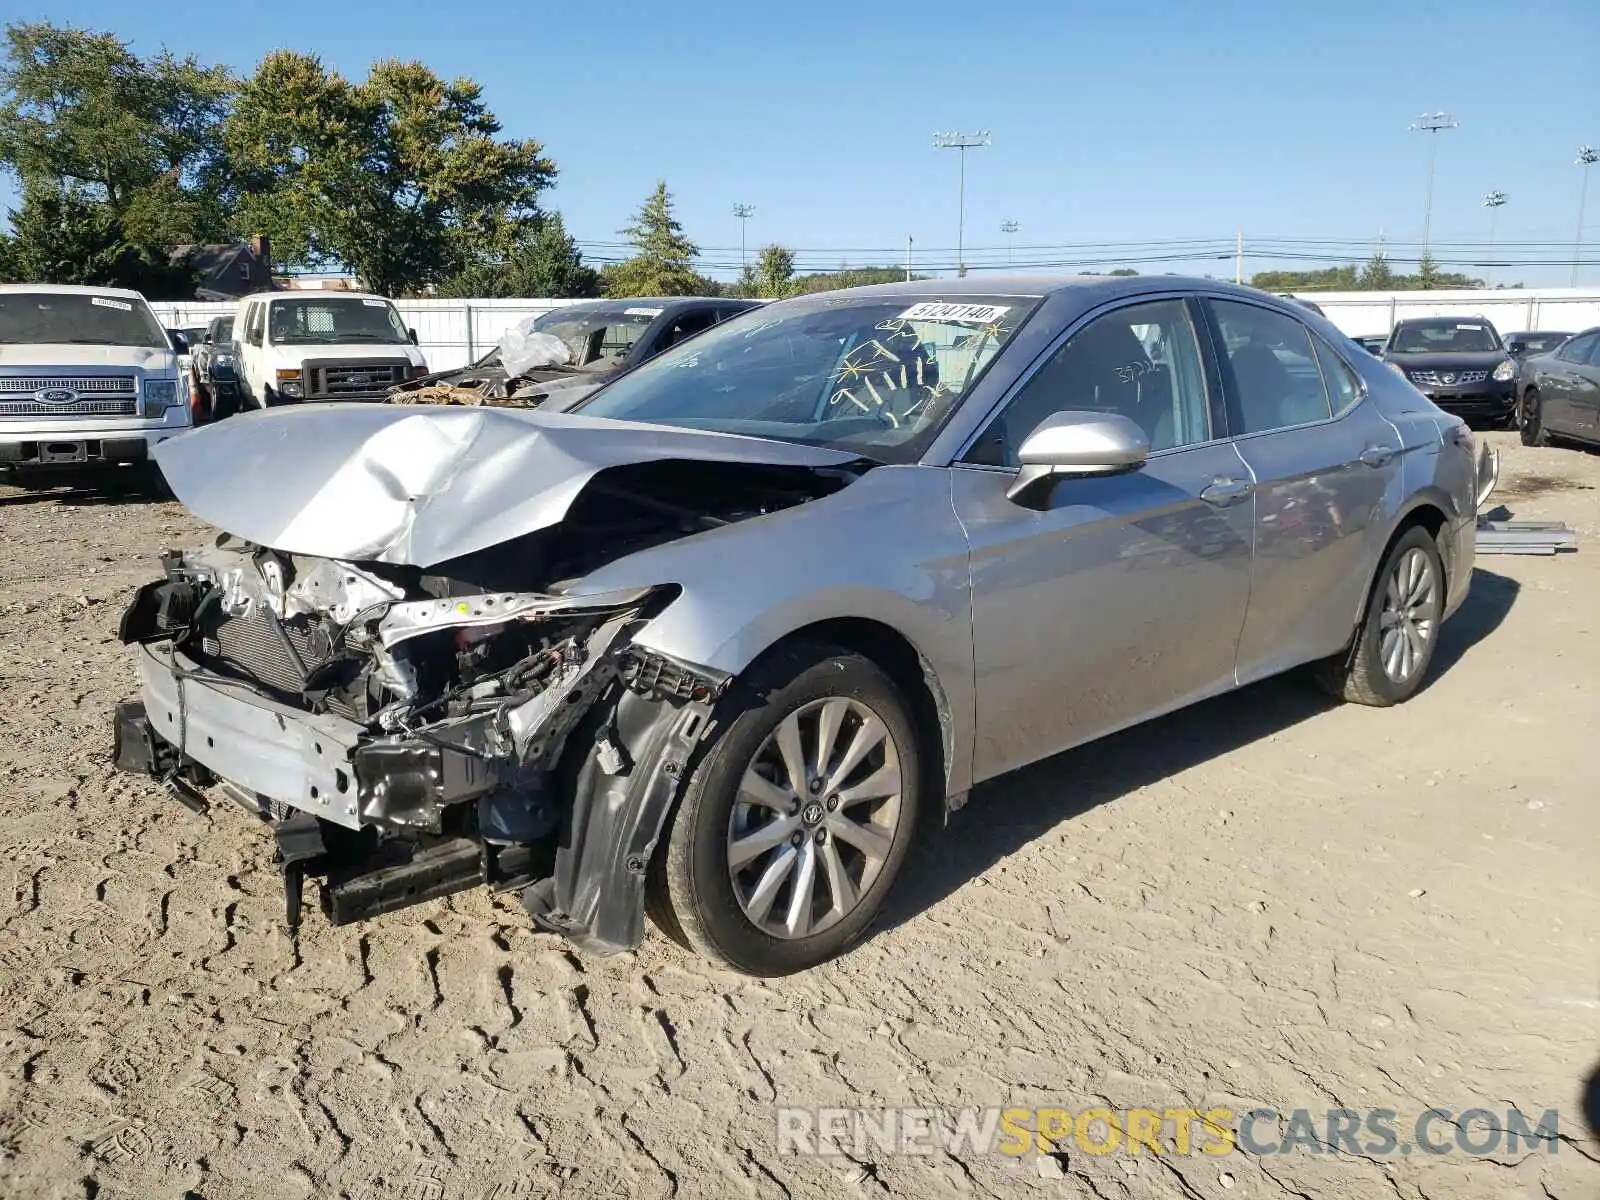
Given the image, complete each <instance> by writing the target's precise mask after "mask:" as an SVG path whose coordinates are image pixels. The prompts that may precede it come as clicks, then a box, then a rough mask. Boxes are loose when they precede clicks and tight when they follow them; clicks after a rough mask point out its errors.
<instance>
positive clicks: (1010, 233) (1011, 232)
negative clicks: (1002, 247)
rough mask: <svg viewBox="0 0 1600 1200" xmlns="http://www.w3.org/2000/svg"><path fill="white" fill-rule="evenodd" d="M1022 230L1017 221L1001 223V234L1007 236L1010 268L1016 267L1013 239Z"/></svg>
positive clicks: (1007, 255)
mask: <svg viewBox="0 0 1600 1200" xmlns="http://www.w3.org/2000/svg"><path fill="white" fill-rule="evenodd" d="M1021 228H1022V226H1021V224H1019V223H1018V222H1017V221H1016V220H1015V219H1012V220H1009V221H1002V222H1001V223H1000V232H1001V233H1003V234H1005V235H1006V266H1008V267H1013V266H1016V263H1017V257H1016V255H1015V254H1014V253H1012V250H1013V247H1012V244H1011V239H1012V238H1014V237H1016V235H1017V230H1019V229H1021Z"/></svg>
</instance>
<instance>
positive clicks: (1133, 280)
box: [794, 274, 1314, 315]
mask: <svg viewBox="0 0 1600 1200" xmlns="http://www.w3.org/2000/svg"><path fill="white" fill-rule="evenodd" d="M1073 291H1081V292H1085V293H1099V294H1102V295H1104V296H1105V297H1107V298H1111V297H1115V296H1119V295H1140V294H1143V293H1145V292H1191V291H1205V292H1215V293H1219V294H1223V295H1233V296H1238V297H1239V298H1240V299H1249V300H1257V301H1260V300H1270V301H1277V302H1278V303H1280V304H1281V303H1284V301H1283V300H1282V299H1281V298H1280V297H1279V296H1277V295H1276V294H1274V293H1272V292H1266V291H1262V290H1261V289H1260V288H1252V287H1245V286H1244V285H1242V284H1237V283H1227V282H1224V281H1223V280H1220V279H1199V278H1196V277H1194V276H1188V275H1019V274H994V275H968V276H966V277H965V278H963V279H912V280H908V281H905V282H898V283H874V284H868V285H867V286H865V287H853V288H840V289H838V290H836V291H832V292H810V293H808V294H806V295H804V296H796V297H794V299H795V300H815V299H816V298H817V297H819V296H860V297H863V298H871V297H873V296H939V297H955V296H1019V297H1026V298H1030V299H1043V298H1044V297H1046V296H1053V295H1056V294H1058V293H1063V292H1073ZM1288 303H1291V304H1292V303H1293V301H1289V302H1288ZM1297 307H1298V306H1297ZM1302 311H1306V310H1304V309H1302ZM1313 315H1314V314H1313Z"/></svg>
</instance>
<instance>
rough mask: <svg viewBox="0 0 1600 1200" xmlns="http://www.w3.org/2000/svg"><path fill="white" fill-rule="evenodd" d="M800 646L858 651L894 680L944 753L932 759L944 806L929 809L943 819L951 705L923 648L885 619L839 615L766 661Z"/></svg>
mask: <svg viewBox="0 0 1600 1200" xmlns="http://www.w3.org/2000/svg"><path fill="white" fill-rule="evenodd" d="M797 642H812V643H821V644H823V645H828V646H838V647H839V648H840V649H843V650H853V651H855V653H857V654H859V655H861V656H862V657H863V658H867V659H870V660H871V661H872V662H874V663H876V664H877V665H878V666H879V667H880V668H882V669H883V671H884V673H885V674H886V675H888V676H889V678H890V679H892V680H893V681H894V684H895V686H896V687H898V688H899V689H900V691H901V692H902V693H903V694H904V695H905V697H906V700H907V701H908V702H909V703H910V705H911V715H912V718H913V720H915V722H916V725H917V732H918V733H919V734H920V735H921V736H922V743H923V745H925V746H934V747H937V748H938V750H939V755H938V761H937V762H933V761H931V758H930V762H929V767H930V768H932V769H930V770H929V772H928V779H927V783H928V786H929V790H930V793H931V794H933V795H937V796H938V797H939V799H940V801H941V803H940V804H939V805H938V806H937V808H935V806H933V805H929V806H928V808H929V810H931V811H933V812H937V813H938V814H939V815H940V819H942V814H943V812H944V804H943V803H942V802H943V801H944V800H945V799H946V798H947V796H948V790H949V779H950V768H951V765H952V763H951V760H952V756H953V754H954V744H953V730H952V728H951V717H950V706H949V704H948V703H947V702H946V700H945V696H944V691H943V689H942V688H941V687H940V686H939V681H938V679H937V678H936V677H935V676H934V674H933V669H932V668H931V667H930V666H929V665H928V664H927V662H926V660H924V659H923V657H922V655H921V654H919V653H918V652H917V648H916V647H915V646H913V645H912V644H911V643H910V642H909V641H907V640H906V637H905V635H904V634H902V633H901V632H900V631H899V630H898V629H896V628H894V626H892V625H885V624H884V623H883V622H882V621H873V620H870V619H868V618H865V617H839V618H836V619H834V620H831V621H819V622H817V623H816V624H813V625H806V626H804V627H802V628H800V629H796V630H794V631H793V632H792V633H788V634H785V635H784V636H783V637H781V638H779V639H778V640H777V641H776V642H774V643H773V644H772V645H771V646H769V647H768V648H767V649H766V650H765V651H764V652H763V653H762V655H761V657H763V658H764V657H766V655H768V654H771V653H772V652H773V651H775V650H779V649H782V648H784V647H788V646H792V645H794V644H795V643H797ZM930 815H931V814H930Z"/></svg>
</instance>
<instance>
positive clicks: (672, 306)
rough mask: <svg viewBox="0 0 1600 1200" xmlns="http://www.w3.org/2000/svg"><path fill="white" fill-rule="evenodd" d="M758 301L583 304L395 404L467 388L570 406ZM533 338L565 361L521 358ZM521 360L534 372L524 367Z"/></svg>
mask: <svg viewBox="0 0 1600 1200" xmlns="http://www.w3.org/2000/svg"><path fill="white" fill-rule="evenodd" d="M758 304H759V301H755V300H734V299H721V298H706V297H681V296H679V297H670V298H661V299H654V298H644V299H632V300H597V301H585V302H580V303H578V304H571V305H567V306H566V307H563V308H557V309H552V310H551V311H549V312H547V313H541V314H540V315H538V316H536V317H529V318H526V319H525V320H523V321H521V322H519V323H518V325H517V326H516V327H515V328H514V329H513V330H512V331H511V334H510V339H511V340H510V341H509V342H508V341H506V340H502V342H501V343H500V344H497V345H496V346H495V348H494V349H493V350H491V351H489V353H487V354H485V355H484V356H483V357H482V358H480V359H478V360H477V361H476V362H474V363H472V364H471V365H469V366H466V367H461V368H459V369H457V370H453V371H436V372H434V373H433V374H432V375H425V376H423V377H422V378H421V379H416V380H413V381H411V382H410V383H403V384H400V385H399V386H398V387H397V388H395V389H394V395H393V399H395V400H396V401H397V402H399V403H408V402H413V400H414V398H416V396H417V394H419V393H424V392H426V393H427V394H428V395H430V396H444V395H448V393H441V392H440V391H439V389H470V390H471V391H473V392H476V393H477V395H478V396H480V397H482V398H483V399H486V400H491V401H493V400H511V399H514V400H516V401H517V402H519V403H520V404H524V405H528V406H532V405H538V404H548V403H549V401H550V400H551V397H552V396H554V397H557V398H558V399H570V400H572V401H574V402H576V400H578V399H579V398H581V396H582V395H584V394H586V393H587V391H589V390H592V389H594V388H596V387H598V386H599V385H600V384H602V383H605V382H607V381H608V380H611V379H615V378H616V377H617V376H618V375H621V374H622V373H623V372H625V371H631V370H632V369H633V368H634V367H636V366H638V365H639V364H640V363H642V362H646V361H648V360H649V359H652V358H654V357H655V356H656V355H657V354H660V353H661V352H662V351H663V350H666V349H669V348H670V347H672V346H676V345H677V344H678V343H679V342H682V341H684V340H686V339H687V338H691V337H693V336H694V335H695V334H697V333H699V332H701V331H702V330H705V329H709V328H711V327H712V326H713V325H715V324H717V323H718V322H720V321H726V320H727V319H728V318H729V317H734V316H737V315H738V314H739V313H742V312H745V311H747V310H749V309H751V308H755V307H757V305H758ZM530 334H544V335H548V336H550V337H553V338H555V339H557V341H559V342H560V343H561V345H562V346H564V347H565V351H566V353H565V355H556V356H554V357H556V358H564V359H565V361H551V360H550V359H549V358H541V357H539V356H535V355H525V354H524V355H518V354H517V353H516V351H517V349H518V347H519V343H520V342H521V341H522V340H523V339H526V338H527V337H528V335H530ZM508 344H509V345H510V346H512V348H513V354H514V358H513V363H514V365H515V366H516V368H517V372H516V374H514V375H509V376H508V374H507V371H506V362H505V356H504V350H505V348H506V346H507V345H508ZM524 361H529V362H533V363H535V364H536V365H531V366H524V365H523V363H524Z"/></svg>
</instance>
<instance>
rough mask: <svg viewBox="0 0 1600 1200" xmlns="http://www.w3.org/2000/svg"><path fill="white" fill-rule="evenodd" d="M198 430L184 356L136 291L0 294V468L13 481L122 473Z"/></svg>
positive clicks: (29, 288) (8, 288)
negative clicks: (89, 471) (109, 469)
mask: <svg viewBox="0 0 1600 1200" xmlns="http://www.w3.org/2000/svg"><path fill="white" fill-rule="evenodd" d="M191 425H192V416H191V413H190V410H189V395H188V390H187V387H186V380H185V378H184V377H183V376H182V375H181V374H180V372H179V370H178V348H177V347H176V346H175V344H174V342H173V340H172V339H171V338H170V337H169V335H168V333H167V331H166V330H165V329H163V328H162V326H161V324H160V322H158V321H157V320H156V318H155V315H154V314H153V313H152V312H151V311H150V307H149V305H147V304H146V303H145V301H144V297H143V296H141V295H140V294H139V293H138V292H131V291H125V290H122V289H118V288H99V287H66V286H53V285H48V284H32V283H25V284H4V285H0V468H3V469H4V470H5V471H6V473H7V474H8V475H10V476H12V477H14V478H21V479H23V480H27V479H37V478H41V477H42V473H47V472H48V473H53V472H58V471H63V470H77V469H81V468H85V467H94V466H111V465H115V466H126V467H127V468H129V470H130V473H132V474H136V475H138V476H140V477H141V482H147V483H149V484H151V485H152V486H156V487H159V485H160V477H159V475H158V474H157V473H156V471H155V468H154V466H153V464H152V463H151V461H150V450H151V448H152V447H154V446H156V445H158V444H159V443H161V442H162V441H165V440H166V439H167V438H170V437H174V436H176V435H177V434H180V433H183V432H185V431H187V430H188V429H189V428H190V427H191Z"/></svg>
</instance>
